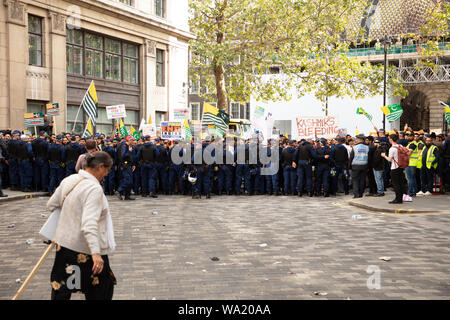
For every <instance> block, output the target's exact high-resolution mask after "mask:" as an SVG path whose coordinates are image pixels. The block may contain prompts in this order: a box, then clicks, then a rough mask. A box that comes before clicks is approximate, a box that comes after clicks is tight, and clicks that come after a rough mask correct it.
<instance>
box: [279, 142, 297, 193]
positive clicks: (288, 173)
mask: <svg viewBox="0 0 450 320" xmlns="http://www.w3.org/2000/svg"><path fill="white" fill-rule="evenodd" d="M294 155H295V148H294V141H292V140H290V141H289V145H288V146H287V147H286V148H284V149H283V151H282V152H281V162H282V168H283V179H284V188H283V195H285V196H287V195H293V194H294V193H296V191H295V188H296V182H297V181H296V176H297V173H296V172H295V169H294V167H293V163H294Z"/></svg>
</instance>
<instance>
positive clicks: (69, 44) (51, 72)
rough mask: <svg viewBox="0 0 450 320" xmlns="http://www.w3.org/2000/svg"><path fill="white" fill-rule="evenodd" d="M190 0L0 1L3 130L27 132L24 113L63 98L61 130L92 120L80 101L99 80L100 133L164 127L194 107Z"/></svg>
mask: <svg viewBox="0 0 450 320" xmlns="http://www.w3.org/2000/svg"><path fill="white" fill-rule="evenodd" d="M192 38H193V34H192V33H190V32H189V27H188V0H148V1H145V0H77V1H75V0H54V1H50V0H35V1H32V0H20V1H19V0H4V1H3V3H2V5H1V6H0V129H6V128H11V129H25V124H24V119H23V115H24V113H27V112H44V113H45V104H46V103H59V106H60V116H57V117H55V118H54V120H55V127H56V131H57V132H58V133H59V132H65V131H70V130H71V129H72V128H73V126H74V124H75V120H76V122H77V125H76V126H75V131H76V132H81V131H83V129H84V126H85V124H86V122H87V119H86V116H85V115H84V113H83V112H80V114H79V115H78V119H75V117H76V114H77V111H78V107H79V106H80V103H81V100H82V99H83V96H84V94H85V92H86V90H87V88H88V87H89V84H90V83H91V81H92V80H93V81H94V83H95V86H96V89H97V95H98V101H99V115H98V118H97V127H96V131H97V132H102V133H106V134H109V133H110V132H111V130H113V127H114V123H113V121H112V120H108V119H107V116H106V109H105V107H106V106H109V105H117V104H125V106H126V109H127V118H125V121H124V122H125V124H127V125H133V126H139V123H140V119H142V118H145V119H148V118H149V116H151V118H152V119H153V122H154V123H156V125H157V126H158V124H159V122H161V120H168V119H170V118H171V117H172V115H173V113H174V112H177V111H178V112H179V111H180V110H188V92H187V91H188V52H189V48H188V42H189V40H190V39H192Z"/></svg>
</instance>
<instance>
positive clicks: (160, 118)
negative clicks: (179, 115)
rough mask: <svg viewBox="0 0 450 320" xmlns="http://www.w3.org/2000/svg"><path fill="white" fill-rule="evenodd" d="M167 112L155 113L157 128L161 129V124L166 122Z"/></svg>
mask: <svg viewBox="0 0 450 320" xmlns="http://www.w3.org/2000/svg"><path fill="white" fill-rule="evenodd" d="M165 114H166V113H165V112H160V111H156V112H155V125H156V126H157V127H161V122H163V121H164V118H165Z"/></svg>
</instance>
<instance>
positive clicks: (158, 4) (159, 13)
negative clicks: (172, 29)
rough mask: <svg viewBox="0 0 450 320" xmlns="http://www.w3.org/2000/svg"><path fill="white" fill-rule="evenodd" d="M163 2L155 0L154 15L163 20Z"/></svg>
mask: <svg viewBox="0 0 450 320" xmlns="http://www.w3.org/2000/svg"><path fill="white" fill-rule="evenodd" d="M164 2H165V0H155V14H156V15H157V16H159V17H163V18H164V10H165V5H164Z"/></svg>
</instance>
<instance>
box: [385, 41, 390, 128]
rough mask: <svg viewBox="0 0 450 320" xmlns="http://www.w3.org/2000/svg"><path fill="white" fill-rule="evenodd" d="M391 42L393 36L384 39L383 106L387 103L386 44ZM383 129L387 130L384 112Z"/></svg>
mask: <svg viewBox="0 0 450 320" xmlns="http://www.w3.org/2000/svg"><path fill="white" fill-rule="evenodd" d="M388 43H391V38H389V37H385V38H384V39H383V44H384V87H383V107H384V106H385V105H386V80H387V79H386V78H387V74H386V73H387V46H386V44H388ZM383 130H386V115H385V114H384V112H383Z"/></svg>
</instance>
